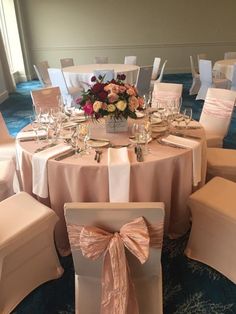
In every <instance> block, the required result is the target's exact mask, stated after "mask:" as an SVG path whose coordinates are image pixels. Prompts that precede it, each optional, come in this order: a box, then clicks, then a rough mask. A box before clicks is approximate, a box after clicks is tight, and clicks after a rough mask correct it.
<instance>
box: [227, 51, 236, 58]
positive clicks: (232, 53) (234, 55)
mask: <svg viewBox="0 0 236 314" xmlns="http://www.w3.org/2000/svg"><path fill="white" fill-rule="evenodd" d="M224 59H225V60H227V59H236V51H227V52H225V53H224Z"/></svg>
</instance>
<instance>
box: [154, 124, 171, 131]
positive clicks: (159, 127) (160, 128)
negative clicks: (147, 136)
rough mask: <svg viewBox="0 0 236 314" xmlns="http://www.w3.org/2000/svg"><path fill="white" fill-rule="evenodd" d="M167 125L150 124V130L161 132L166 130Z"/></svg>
mask: <svg viewBox="0 0 236 314" xmlns="http://www.w3.org/2000/svg"><path fill="white" fill-rule="evenodd" d="M167 129H168V127H167V125H166V126H158V125H152V132H154V133H162V132H165V131H167Z"/></svg>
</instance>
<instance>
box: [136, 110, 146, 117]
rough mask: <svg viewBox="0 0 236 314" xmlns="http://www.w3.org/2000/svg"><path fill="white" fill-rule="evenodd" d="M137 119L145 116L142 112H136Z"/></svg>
mask: <svg viewBox="0 0 236 314" xmlns="http://www.w3.org/2000/svg"><path fill="white" fill-rule="evenodd" d="M135 113H136V116H137V118H143V117H144V116H145V114H144V113H143V112H141V111H135Z"/></svg>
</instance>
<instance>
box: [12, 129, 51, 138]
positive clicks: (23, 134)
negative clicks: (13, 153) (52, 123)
mask: <svg viewBox="0 0 236 314" xmlns="http://www.w3.org/2000/svg"><path fill="white" fill-rule="evenodd" d="M37 135H38V136H39V137H43V136H47V132H46V130H38V131H37ZM35 137H36V134H35V132H34V131H24V132H19V133H18V134H17V136H16V138H17V139H31V138H32V139H33V138H35Z"/></svg>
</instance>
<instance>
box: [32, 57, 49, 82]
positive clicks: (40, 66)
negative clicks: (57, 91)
mask: <svg viewBox="0 0 236 314" xmlns="http://www.w3.org/2000/svg"><path fill="white" fill-rule="evenodd" d="M48 68H49V64H48V62H47V61H42V62H39V63H37V64H36V65H34V69H35V72H36V74H37V75H38V79H39V80H40V82H42V84H43V86H44V87H48V86H51V81H50V78H49V74H48Z"/></svg>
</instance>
